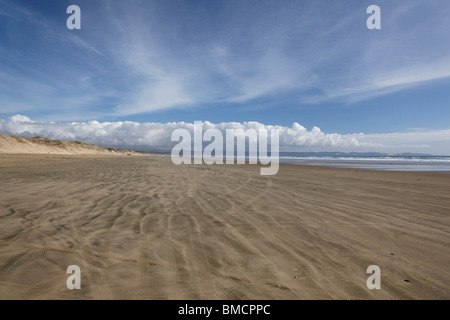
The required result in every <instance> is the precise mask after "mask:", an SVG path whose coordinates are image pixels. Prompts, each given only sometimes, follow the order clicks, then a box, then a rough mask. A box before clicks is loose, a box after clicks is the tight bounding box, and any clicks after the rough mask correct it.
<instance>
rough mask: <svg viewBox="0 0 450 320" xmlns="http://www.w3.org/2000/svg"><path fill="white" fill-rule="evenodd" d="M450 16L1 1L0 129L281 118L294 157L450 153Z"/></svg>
mask: <svg viewBox="0 0 450 320" xmlns="http://www.w3.org/2000/svg"><path fill="white" fill-rule="evenodd" d="M72 4H76V5H78V6H79V7H80V9H81V29H80V30H76V29H75V30H69V29H68V28H67V26H66V20H67V18H68V17H69V16H70V14H67V13H66V9H67V7H68V6H69V5H72ZM373 4H375V5H378V6H379V7H380V9H381V29H380V30H369V29H368V28H367V26H366V20H367V18H369V16H370V14H367V13H366V9H367V7H368V6H370V5H373ZM449 17H450V2H449V1H448V0H434V1H423V0H409V1H401V0H389V1H381V0H334V1H331V0H314V1H313V0H310V1H308V0H304V1H300V0H292V1H288V0H280V1H275V0H270V1H268V0H257V1H256V0H245V1H242V0H204V1H200V0H178V1H176V0H164V1H163V0H153V1H148V0H142V1H137V0H131V1H126V2H125V1H118V0H116V1H107V0H95V1H92V0H91V1H84V0H76V1H73V0H71V1H62V0H45V1H44V0H28V1H25V0H14V1H12V0H0V133H4V134H16V135H46V136H48V137H52V138H62V139H64V138H67V139H79V140H86V141H87V142H92V143H99V144H103V145H105V144H117V145H118V144H126V145H147V146H149V147H151V146H154V147H159V146H162V145H166V144H167V145H169V144H170V141H169V142H167V140H170V132H171V130H173V129H174V128H178V127H189V125H190V124H192V123H193V122H194V121H204V122H205V123H208V125H210V126H215V127H218V128H222V129H223V128H229V127H236V126H240V127H242V128H248V127H255V126H256V127H265V128H272V127H273V128H275V127H276V128H279V129H280V130H281V132H282V134H283V135H282V136H280V140H281V142H282V144H281V146H284V147H286V148H287V149H289V150H292V151H312V150H313V151H381V152H423V153H432V154H441V155H450V90H449V89H450V32H449V30H450V18H449ZM156 137H158V138H156ZM166 142H167V143H166ZM283 143H284V144H283Z"/></svg>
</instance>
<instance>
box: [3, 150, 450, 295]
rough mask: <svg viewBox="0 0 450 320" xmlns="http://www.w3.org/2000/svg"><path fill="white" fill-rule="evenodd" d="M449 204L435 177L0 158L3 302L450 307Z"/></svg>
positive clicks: (442, 178) (445, 184) (116, 159)
mask: <svg viewBox="0 0 450 320" xmlns="http://www.w3.org/2000/svg"><path fill="white" fill-rule="evenodd" d="M449 190H450V176H449V175H448V174H439V173H421V172H383V171H368V170H358V169H343V168H327V167H311V166H296V165H288V164H281V165H280V170H279V172H278V174H277V175H275V176H261V175H260V174H259V166H257V165H213V166H207V165H191V166H186V165H184V166H176V165H174V164H172V162H171V161H170V158H169V157H154V156H140V157H134V156H101V155H96V156H94V155H90V156H80V155H76V156H75V155H72V156H69V155H5V154H2V155H0V299H450V268H449V267H448V266H449V265H450V250H449V245H450V219H449V218H450V193H449ZM69 265H78V266H79V267H80V268H81V290H68V289H67V287H66V279H67V277H68V274H66V269H67V267H68V266H69ZM370 265H378V266H379V267H380V269H381V289H380V290H376V289H375V290H369V289H368V288H367V286H366V280H367V278H368V277H369V274H366V269H367V267H368V266H370Z"/></svg>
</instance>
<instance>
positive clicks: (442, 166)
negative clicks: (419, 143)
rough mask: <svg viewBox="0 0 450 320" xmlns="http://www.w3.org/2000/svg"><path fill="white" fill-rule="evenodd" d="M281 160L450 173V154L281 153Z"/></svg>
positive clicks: (298, 162)
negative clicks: (305, 154) (332, 154)
mask: <svg viewBox="0 0 450 320" xmlns="http://www.w3.org/2000/svg"><path fill="white" fill-rule="evenodd" d="M280 162H282V163H291V164H301V165H311V166H328V167H342V168H358V169H372V170H387V171H435V172H447V173H450V156H428V155H426V156H354V155H351V156H345V155H344V156H343V155H339V156H330V155H325V156H298V155H297V156H296V155H292V154H290V155H288V154H283V153H280Z"/></svg>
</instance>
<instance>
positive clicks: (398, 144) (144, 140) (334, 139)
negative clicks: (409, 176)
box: [0, 115, 450, 155]
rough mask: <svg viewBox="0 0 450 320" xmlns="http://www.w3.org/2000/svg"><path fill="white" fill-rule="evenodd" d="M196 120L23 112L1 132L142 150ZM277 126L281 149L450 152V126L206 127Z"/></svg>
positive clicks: (165, 146)
mask: <svg viewBox="0 0 450 320" xmlns="http://www.w3.org/2000/svg"><path fill="white" fill-rule="evenodd" d="M193 125H194V124H193V123H186V122H169V123H138V122H133V121H116V122H98V121H95V120H93V121H88V122H70V123H56V122H43V121H33V120H31V119H30V118H29V117H27V116H24V115H15V116H12V117H10V118H9V119H7V120H4V119H0V133H1V134H10V135H18V136H44V137H48V138H51V139H61V140H81V141H83V142H87V143H91V144H97V145H101V146H120V147H128V148H137V149H141V150H156V149H160V150H169V149H170V148H172V147H173V146H174V145H175V144H176V142H172V141H171V134H172V132H173V131H174V130H175V129H179V128H182V129H187V130H189V131H190V132H191V133H192V131H193ZM274 128H275V129H278V130H279V133H280V142H279V143H280V151H294V152H304V151H318V150H320V151H323V150H326V151H336V150H344V151H381V152H402V151H404V152H411V151H415V152H419V151H420V152H424V151H428V152H429V153H432V154H433V153H434V154H436V152H438V151H442V150H446V154H448V155H450V148H449V146H450V130H441V131H429V132H405V133H388V134H363V133H359V134H345V135H342V134H338V133H324V132H322V131H321V130H320V128H318V127H313V128H312V129H311V130H307V129H306V128H304V127H303V126H301V125H300V124H298V123H293V124H292V126H290V127H286V126H273V125H265V124H262V123H259V122H254V121H253V122H244V123H237V122H223V123H218V124H214V123H211V122H208V121H205V122H203V130H206V129H219V130H220V131H221V132H222V133H223V135H224V136H225V132H226V129H243V130H244V131H245V130H247V129H255V130H258V129H267V130H271V129H274Z"/></svg>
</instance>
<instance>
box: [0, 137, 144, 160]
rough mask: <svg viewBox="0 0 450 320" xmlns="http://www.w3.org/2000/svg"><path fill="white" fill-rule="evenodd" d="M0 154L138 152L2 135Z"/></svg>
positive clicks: (134, 153)
mask: <svg viewBox="0 0 450 320" xmlns="http://www.w3.org/2000/svg"><path fill="white" fill-rule="evenodd" d="M0 153H31V154H105V155H108V154H109V155H136V154H138V153H137V152H136V151H132V150H125V149H122V150H118V149H116V148H103V147H99V146H97V145H93V144H87V143H84V142H80V141H61V140H51V139H48V138H43V137H39V136H37V137H33V138H22V137H17V136H7V135H1V134H0Z"/></svg>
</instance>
